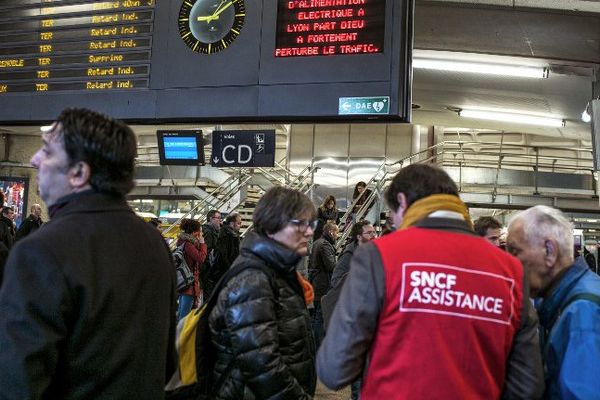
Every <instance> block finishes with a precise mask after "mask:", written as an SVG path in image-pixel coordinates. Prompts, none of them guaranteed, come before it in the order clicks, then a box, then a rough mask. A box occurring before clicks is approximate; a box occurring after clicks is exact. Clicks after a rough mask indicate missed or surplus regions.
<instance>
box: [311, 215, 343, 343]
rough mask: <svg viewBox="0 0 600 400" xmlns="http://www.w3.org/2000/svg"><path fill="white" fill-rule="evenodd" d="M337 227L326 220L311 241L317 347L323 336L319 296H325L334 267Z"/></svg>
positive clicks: (323, 329)
mask: <svg viewBox="0 0 600 400" xmlns="http://www.w3.org/2000/svg"><path fill="white" fill-rule="evenodd" d="M338 233H339V231H338V227H337V225H336V224H334V223H333V222H328V223H326V224H325V226H324V227H323V236H321V239H319V240H317V241H316V242H314V243H313V246H312V251H311V254H310V263H309V270H308V275H309V276H310V283H311V284H312V286H313V289H314V292H315V300H314V305H315V310H314V314H313V320H312V329H313V333H314V335H315V344H316V345H317V349H318V348H319V346H320V345H321V341H322V340H323V337H324V336H325V327H324V326H323V325H324V324H323V312H322V310H321V297H323V296H325V294H326V293H327V290H328V289H329V284H330V283H331V274H333V269H334V268H335V260H336V257H335V241H336V240H337V238H338Z"/></svg>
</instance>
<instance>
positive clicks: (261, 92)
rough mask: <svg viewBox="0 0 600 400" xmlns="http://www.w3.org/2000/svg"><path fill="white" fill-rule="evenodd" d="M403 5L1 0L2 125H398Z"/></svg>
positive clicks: (398, 0)
mask: <svg viewBox="0 0 600 400" xmlns="http://www.w3.org/2000/svg"><path fill="white" fill-rule="evenodd" d="M414 1H415V0H160V1H158V0H0V125H1V124H5V123H6V124H8V123H10V124H31V123H34V121H35V122H40V123H48V122H50V121H52V120H53V119H54V118H56V116H57V115H58V114H60V112H61V111H62V110H63V109H64V108H66V107H87V108H91V109H94V110H97V111H100V112H103V113H106V114H108V115H111V116H113V117H115V118H120V119H124V120H126V121H131V122H136V123H140V124H144V123H152V124H156V123H165V122H192V121H194V122H195V121H197V122H207V123H220V122H224V123H229V122H234V121H239V122H254V121H265V122H266V121H269V122H270V121H273V122H274V121H283V122H284V123H291V122H306V121H309V122H320V121H323V122H327V121H373V120H377V121H395V122H398V121H399V122H408V121H409V120H410V112H411V54H412V34H413V28H412V23H413V9H414ZM324 56H327V57H324ZM347 99H352V101H351V102H348V101H347ZM378 99H384V100H381V101H380V100H378ZM381 104H383V106H381ZM352 105H354V108H353V109H352V112H349V111H348V107H350V106H352ZM363 105H364V106H363ZM359 106H360V107H359ZM373 110H374V111H375V112H373Z"/></svg>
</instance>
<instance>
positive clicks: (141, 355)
mask: <svg viewBox="0 0 600 400" xmlns="http://www.w3.org/2000/svg"><path fill="white" fill-rule="evenodd" d="M135 154H136V138H135V135H134V134H133V132H132V131H131V129H130V128H129V127H128V126H127V125H125V124H124V123H123V122H120V121H116V120H113V119H111V118H108V117H106V116H104V115H102V114H98V113H96V112H93V111H90V110H85V109H67V110H65V111H63V112H62V113H61V115H60V116H59V117H58V119H57V121H56V122H54V123H53V124H52V125H51V126H49V127H45V128H44V129H43V134H42V147H41V149H40V150H38V151H37V152H36V153H35V154H34V156H33V157H32V159H31V164H32V165H33V166H34V167H35V168H36V169H37V182H38V187H39V192H40V196H41V198H42V200H44V202H45V203H46V205H47V206H48V210H49V214H50V217H51V221H50V222H48V223H46V225H45V226H44V229H40V230H38V231H36V232H35V233H33V234H31V235H29V236H27V237H26V238H24V239H23V240H20V241H19V242H17V243H16V244H15V246H14V247H13V249H12V250H11V253H10V254H9V258H8V261H7V264H6V269H5V274H4V284H3V286H2V288H1V289H0V315H1V316H2V317H1V318H0V343H2V346H1V347H0V365H1V366H2V367H1V368H0V388H2V391H1V393H2V395H1V397H2V398H3V399H32V398H36V399H39V398H41V399H92V398H93V399H115V398H126V397H131V396H133V397H135V398H140V399H159V398H163V397H164V385H165V380H166V376H167V375H170V374H171V373H172V372H173V370H174V366H175V365H174V337H175V336H174V334H175V301H176V294H175V271H174V267H173V265H172V261H171V255H170V253H169V250H168V248H167V246H166V244H165V243H164V241H163V239H162V237H161V236H160V233H159V232H158V231H157V230H156V229H153V228H152V227H151V226H149V225H148V224H147V223H145V222H144V221H143V220H142V219H141V218H139V217H137V216H136V214H135V213H134V212H133V211H132V210H131V208H129V206H128V205H127V202H126V200H125V194H126V193H127V192H129V191H130V190H131V188H132V187H133V184H134V183H133V171H134V158H135Z"/></svg>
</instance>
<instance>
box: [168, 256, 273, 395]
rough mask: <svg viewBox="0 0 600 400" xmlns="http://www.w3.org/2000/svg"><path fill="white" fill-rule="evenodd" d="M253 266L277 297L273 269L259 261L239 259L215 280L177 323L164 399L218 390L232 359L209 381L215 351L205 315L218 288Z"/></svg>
mask: <svg viewBox="0 0 600 400" xmlns="http://www.w3.org/2000/svg"><path fill="white" fill-rule="evenodd" d="M247 268H253V269H260V270H262V271H264V272H265V273H266V274H267V276H269V281H270V283H271V286H272V287H273V291H274V293H275V295H276V296H277V289H276V288H275V286H274V285H273V282H274V279H273V275H274V274H275V271H274V270H273V269H271V268H269V267H267V266H266V265H263V264H259V263H256V264H250V265H248V264H247V262H241V263H238V264H237V265H235V264H234V265H233V266H232V267H231V268H230V269H229V270H228V271H227V272H226V273H225V275H223V277H222V278H221V279H220V280H219V282H218V283H217V284H216V285H215V288H214V290H213V292H212V293H211V295H210V297H209V298H208V300H207V301H206V302H205V303H204V305H203V306H202V307H200V308H197V309H195V310H192V311H191V312H190V313H189V314H188V315H186V316H185V317H184V318H183V319H182V320H181V321H179V323H178V324H177V333H176V335H177V337H176V347H177V354H178V356H179V359H178V362H177V369H176V370H175V373H173V376H172V377H171V379H170V380H169V382H168V383H167V385H166V386H165V392H166V399H167V400H184V399H194V400H209V399H211V398H213V397H214V396H211V394H212V393H214V392H215V391H217V390H219V389H220V387H221V386H222V385H223V382H224V381H225V379H226V378H227V376H228V375H229V372H230V371H231V369H232V368H233V365H234V362H235V358H234V359H232V360H231V361H230V362H229V364H228V365H227V367H226V368H225V370H224V371H223V374H222V375H221V376H220V377H219V380H218V381H216V382H213V381H212V373H213V370H214V366H215V363H216V360H217V354H216V351H215V349H214V346H213V344H212V340H211V333H210V327H209V325H208V317H209V315H210V313H211V311H212V310H213V308H214V306H215V304H216V303H217V298H218V296H219V292H220V291H221V288H223V286H225V284H226V283H227V282H228V281H229V280H230V279H231V278H233V277H234V276H235V275H237V274H238V273H239V272H241V271H242V270H244V269H247Z"/></svg>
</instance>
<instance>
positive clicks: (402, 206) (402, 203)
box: [396, 192, 408, 215]
mask: <svg viewBox="0 0 600 400" xmlns="http://www.w3.org/2000/svg"><path fill="white" fill-rule="evenodd" d="M396 199H397V200H398V210H397V211H396V212H399V213H401V214H402V215H404V213H405V212H406V209H407V208H408V205H407V204H408V202H407V201H406V195H405V194H404V193H402V192H400V193H398V195H397V196H396Z"/></svg>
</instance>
